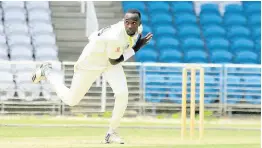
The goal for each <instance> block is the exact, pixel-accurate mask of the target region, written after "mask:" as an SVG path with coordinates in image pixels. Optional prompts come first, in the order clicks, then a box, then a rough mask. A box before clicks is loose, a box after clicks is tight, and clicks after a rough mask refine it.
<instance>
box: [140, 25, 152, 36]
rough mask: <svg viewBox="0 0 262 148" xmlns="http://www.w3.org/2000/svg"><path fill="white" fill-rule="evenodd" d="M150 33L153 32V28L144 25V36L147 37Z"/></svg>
mask: <svg viewBox="0 0 262 148" xmlns="http://www.w3.org/2000/svg"><path fill="white" fill-rule="evenodd" d="M149 32H152V28H151V27H150V26H148V25H144V24H143V32H142V34H143V35H146V34H147V33H149Z"/></svg>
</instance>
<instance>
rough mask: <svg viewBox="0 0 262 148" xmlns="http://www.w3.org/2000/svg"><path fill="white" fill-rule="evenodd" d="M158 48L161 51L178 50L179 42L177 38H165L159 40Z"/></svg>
mask: <svg viewBox="0 0 262 148" xmlns="http://www.w3.org/2000/svg"><path fill="white" fill-rule="evenodd" d="M156 46H157V48H158V49H159V50H162V49H163V48H174V49H178V47H179V41H178V40H177V39H176V38H174V37H171V36H163V37H159V38H158V39H157V43H156Z"/></svg>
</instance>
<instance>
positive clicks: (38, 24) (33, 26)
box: [29, 21, 54, 35]
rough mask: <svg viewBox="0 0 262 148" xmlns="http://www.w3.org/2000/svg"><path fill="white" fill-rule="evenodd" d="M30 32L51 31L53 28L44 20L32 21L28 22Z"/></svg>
mask: <svg viewBox="0 0 262 148" xmlns="http://www.w3.org/2000/svg"><path fill="white" fill-rule="evenodd" d="M29 29H30V33H31V34H33V35H35V34H38V33H53V32H54V29H53V26H52V25H51V24H50V23H47V22H44V21H33V22H30V23H29Z"/></svg>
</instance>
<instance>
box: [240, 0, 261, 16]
mask: <svg viewBox="0 0 262 148" xmlns="http://www.w3.org/2000/svg"><path fill="white" fill-rule="evenodd" d="M243 6H244V9H245V12H246V14H247V16H249V15H251V14H253V13H260V12H261V2H260V1H245V2H243Z"/></svg>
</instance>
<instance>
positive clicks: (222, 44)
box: [207, 38, 229, 51]
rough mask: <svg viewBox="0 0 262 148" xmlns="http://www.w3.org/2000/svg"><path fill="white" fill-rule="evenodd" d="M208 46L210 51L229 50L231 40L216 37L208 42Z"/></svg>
mask: <svg viewBox="0 0 262 148" xmlns="http://www.w3.org/2000/svg"><path fill="white" fill-rule="evenodd" d="M207 47H208V49H209V50H210V51H217V50H219V51H221V50H223V51H228V49H229V42H228V41H227V40H226V39H224V38H215V39H211V40H210V41H209V42H207Z"/></svg>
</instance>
